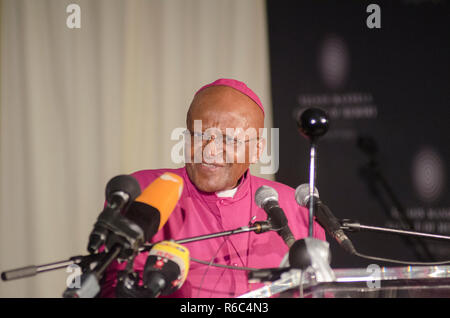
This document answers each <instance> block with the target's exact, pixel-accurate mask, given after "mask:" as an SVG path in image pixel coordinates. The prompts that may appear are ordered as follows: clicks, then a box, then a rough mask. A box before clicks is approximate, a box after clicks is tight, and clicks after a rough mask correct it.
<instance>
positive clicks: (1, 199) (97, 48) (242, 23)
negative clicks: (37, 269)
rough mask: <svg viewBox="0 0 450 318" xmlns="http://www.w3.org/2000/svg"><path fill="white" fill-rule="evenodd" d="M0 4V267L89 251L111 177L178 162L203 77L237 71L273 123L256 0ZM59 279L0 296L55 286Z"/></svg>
mask: <svg viewBox="0 0 450 318" xmlns="http://www.w3.org/2000/svg"><path fill="white" fill-rule="evenodd" d="M0 1H1V2H0V4H1V24H0V31H1V36H0V47H1V51H0V58H1V63H0V83H1V88H0V94H1V99H0V116H1V122H0V151H1V156H0V178H1V188H0V270H1V271H4V270H7V269H11V268H17V267H21V266H25V265H32V264H34V265H40V264H45V263H50V262H53V261H59V260H64V259H67V258H69V257H70V256H73V255H80V254H87V252H86V244H87V239H88V235H89V233H90V231H91V229H92V226H93V223H94V222H95V219H96V217H97V216H98V214H99V212H100V210H101V207H102V204H103V200H104V188H105V185H106V183H107V181H108V180H109V179H110V178H111V177H113V176H115V175H117V174H121V173H130V172H132V171H135V170H138V169H145V168H162V167H176V166H179V164H176V163H174V162H172V160H171V156H170V154H171V148H172V147H173V146H174V143H175V141H173V140H171V139H170V136H171V133H172V131H173V130H174V129H175V128H177V127H184V126H185V113H186V110H187V108H188V105H189V103H190V101H191V99H192V96H193V93H194V92H195V90H196V89H198V88H199V87H200V86H201V85H203V84H206V83H208V82H210V81H213V80H215V79H217V78H220V77H232V78H237V79H240V80H242V81H244V82H246V83H247V84H248V85H249V86H250V87H251V88H252V89H254V90H255V91H256V92H257V94H259V96H260V98H261V100H262V102H263V103H264V105H265V107H266V113H267V119H266V125H267V126H268V127H270V126H271V106H270V93H269V69H268V52H267V30H266V28H267V26H266V15H265V4H264V1H263V0H244V1H242V0H227V1H223V0H203V1H201V0H178V1H174V0H159V1H150V0H147V1H145V0H142V1H137V0H126V1H124V0H95V1H92V0H84V1H83V0H73V1H72V0H71V1H65V0H0ZM71 3H76V4H78V5H79V7H80V9H81V15H80V17H81V28H79V29H76V28H75V29H70V28H68V27H67V25H66V20H67V18H68V16H69V14H70V13H67V12H66V8H67V6H68V5H69V4H71ZM253 171H254V172H255V173H256V174H258V171H259V170H258V169H253ZM264 177H268V178H271V177H272V176H269V175H264ZM68 276H69V273H66V271H65V270H64V269H63V270H58V271H54V272H49V273H43V274H40V275H38V276H36V277H32V278H25V279H21V280H17V281H10V282H0V296H1V297H61V294H62V292H63V291H64V289H65V288H66V279H67V277H68Z"/></svg>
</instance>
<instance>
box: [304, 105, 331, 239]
mask: <svg viewBox="0 0 450 318" xmlns="http://www.w3.org/2000/svg"><path fill="white" fill-rule="evenodd" d="M297 126H298V128H299V131H300V133H301V134H302V135H304V136H305V137H306V138H307V139H308V140H309V141H310V162H309V195H310V199H309V229H308V236H309V237H313V236H314V233H313V231H314V209H315V204H316V198H315V197H314V189H315V182H316V174H317V173H316V170H317V169H316V161H317V139H318V138H319V137H321V136H323V135H324V134H325V133H326V132H327V131H328V127H329V121H328V116H327V114H326V113H325V111H323V110H322V109H320V108H308V109H307V110H305V111H304V112H303V113H302V114H301V115H300V118H299V119H298V121H297Z"/></svg>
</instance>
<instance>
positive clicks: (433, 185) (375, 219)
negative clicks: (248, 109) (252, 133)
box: [267, 0, 450, 268]
mask: <svg viewBox="0 0 450 318" xmlns="http://www.w3.org/2000/svg"><path fill="white" fill-rule="evenodd" d="M370 3H376V4H378V6H379V9H380V11H379V12H380V15H379V17H380V21H381V25H380V26H381V28H369V27H368V26H367V18H368V17H369V16H370V15H371V14H372V13H373V11H370V12H367V11H366V10H367V6H368V5H369V4H370ZM267 14H268V23H269V45H270V63H271V67H270V69H271V83H272V84H271V85H272V103H273V113H274V127H278V128H280V154H279V159H280V168H279V170H278V172H277V174H276V178H277V180H278V181H281V182H283V183H286V184H288V185H290V186H292V187H294V188H295V187H297V186H298V185H300V184H302V183H307V182H308V167H309V144H308V142H307V140H306V139H304V138H303V137H302V136H300V134H299V133H298V131H297V128H296V118H298V116H299V114H301V112H302V111H303V110H304V109H306V108H309V107H320V108H322V109H324V110H326V111H327V112H328V115H329V117H330V123H331V126H330V130H329V131H328V133H327V134H326V135H325V136H324V137H322V138H321V139H320V140H319V145H318V154H319V157H318V174H317V188H318V190H319V193H320V197H321V199H322V200H323V201H324V202H325V203H326V204H327V205H328V206H329V207H330V208H331V210H332V211H333V212H334V214H335V215H336V216H337V217H338V218H341V219H342V218H347V219H354V220H358V221H360V222H361V223H363V224H367V225H374V226H387V227H398V228H407V227H408V226H409V228H410V229H414V230H417V231H422V232H430V233H438V234H444V235H450V196H449V194H450V191H449V189H450V178H449V176H450V169H449V165H448V163H449V162H450V133H449V127H450V8H449V4H448V3H447V2H443V1H411V0H410V1H377V2H374V1H370V2H365V1H344V0H341V1H314V0H312V1H306V0H302V1H280V0H268V1H267ZM361 145H365V146H361ZM363 149H364V150H365V151H363ZM376 171H378V172H379V173H380V174H379V175H381V177H382V178H384V180H385V181H386V184H387V186H388V187H390V189H391V191H392V195H393V196H394V197H392V195H389V194H388V193H387V192H386V187H385V186H383V185H382V183H381V182H380V180H381V179H380V178H376V177H375V176H376V175H377V174H376V173H375V172H376ZM393 198H394V199H397V200H398V204H397V205H396V204H395V202H394V201H393ZM402 215H404V217H403V216H402ZM349 236H350V237H351V239H352V241H353V242H354V244H355V247H356V248H357V250H358V251H359V252H361V253H364V254H368V255H373V256H380V257H389V258H395V259H401V260H408V261H421V260H422V261H423V260H425V261H432V260H444V259H445V260H447V259H450V243H448V242H440V241H436V240H419V241H418V240H413V241H411V240H408V239H405V238H403V237H400V236H397V235H388V234H377V233H368V232H366V233H352V234H351V235H349ZM329 241H330V243H331V253H332V266H333V267H335V268H336V267H362V266H366V265H368V264H371V263H375V262H374V261H366V260H363V259H360V258H357V257H352V256H349V255H348V254H346V252H345V251H343V250H342V249H340V248H339V247H338V246H337V244H335V243H334V242H333V241H332V240H330V239H329ZM378 264H379V265H387V266H393V265H392V264H389V263H382V262H378Z"/></svg>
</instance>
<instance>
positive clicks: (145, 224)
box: [125, 201, 161, 241]
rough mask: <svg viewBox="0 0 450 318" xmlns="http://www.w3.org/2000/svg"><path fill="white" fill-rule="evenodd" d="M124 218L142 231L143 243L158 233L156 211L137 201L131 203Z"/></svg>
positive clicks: (157, 214)
mask: <svg viewBox="0 0 450 318" xmlns="http://www.w3.org/2000/svg"><path fill="white" fill-rule="evenodd" d="M125 217H126V218H127V219H129V220H130V221H133V222H134V223H135V224H136V225H138V226H139V227H140V228H141V229H142V231H143V232H144V240H145V241H149V240H150V239H151V238H152V237H153V236H154V235H155V234H156V233H157V232H158V228H159V224H160V223H161V214H160V213H159V211H158V209H156V208H154V207H152V206H151V205H148V204H145V203H142V202H139V201H134V202H132V203H131V205H130V207H129V208H128V211H127V213H126V214H125Z"/></svg>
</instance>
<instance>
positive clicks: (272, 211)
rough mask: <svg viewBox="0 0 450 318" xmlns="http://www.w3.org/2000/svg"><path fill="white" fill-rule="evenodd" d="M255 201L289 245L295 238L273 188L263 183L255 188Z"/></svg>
mask: <svg viewBox="0 0 450 318" xmlns="http://www.w3.org/2000/svg"><path fill="white" fill-rule="evenodd" d="M255 202H256V205H257V206H258V207H260V208H262V209H264V211H265V212H266V213H267V215H268V216H269V219H270V223H271V225H272V227H273V228H274V230H275V231H277V233H278V235H280V236H281V238H282V239H283V241H284V242H285V243H286V245H287V246H288V247H291V246H292V244H294V242H295V238H294V235H293V234H292V232H291V230H290V229H289V226H288V220H287V218H286V215H285V214H284V211H283V209H281V208H280V205H279V204H278V192H277V191H276V190H275V189H274V188H271V187H269V186H266V185H263V186H261V187H259V188H258V190H256V193H255Z"/></svg>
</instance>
